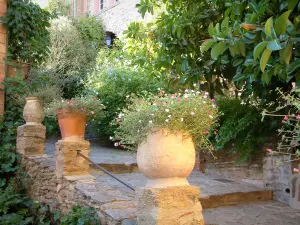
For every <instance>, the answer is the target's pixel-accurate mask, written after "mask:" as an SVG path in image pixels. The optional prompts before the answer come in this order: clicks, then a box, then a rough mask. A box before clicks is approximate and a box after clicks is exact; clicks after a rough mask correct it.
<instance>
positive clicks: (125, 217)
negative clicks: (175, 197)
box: [22, 155, 136, 225]
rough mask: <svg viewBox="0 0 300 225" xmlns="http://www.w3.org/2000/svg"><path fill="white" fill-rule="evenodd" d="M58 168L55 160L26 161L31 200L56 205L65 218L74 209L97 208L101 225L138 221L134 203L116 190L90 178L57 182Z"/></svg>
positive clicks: (31, 157)
mask: <svg viewBox="0 0 300 225" xmlns="http://www.w3.org/2000/svg"><path fill="white" fill-rule="evenodd" d="M55 164H56V162H55V157H54V156H47V155H44V156H30V157H23V159H22V165H23V168H24V171H25V172H27V174H28V177H27V178H26V179H25V180H24V184H26V185H27V191H28V196H29V197H30V198H32V199H34V200H38V201H40V202H44V203H52V204H51V205H53V201H56V202H57V204H55V205H56V206H57V207H58V208H59V210H61V212H62V213H63V214H66V213H67V212H68V211H70V209H71V208H72V207H73V206H74V205H80V206H82V207H93V208H95V210H96V211H97V214H98V216H99V220H100V222H101V225H125V224H128V222H130V221H131V218H136V209H135V208H134V207H135V202H134V201H131V200H130V199H127V198H126V196H124V195H122V194H121V193H119V192H118V191H117V190H114V189H113V188H109V189H105V188H104V187H103V186H102V185H101V184H100V183H98V182H97V181H95V178H94V177H93V176H90V175H87V176H64V177H63V178H57V176H56V173H55ZM132 207H133V208H132Z"/></svg>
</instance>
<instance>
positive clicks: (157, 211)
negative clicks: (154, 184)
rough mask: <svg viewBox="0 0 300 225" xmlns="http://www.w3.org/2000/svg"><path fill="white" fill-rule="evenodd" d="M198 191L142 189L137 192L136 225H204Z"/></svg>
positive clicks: (188, 187) (174, 188)
mask: <svg viewBox="0 0 300 225" xmlns="http://www.w3.org/2000/svg"><path fill="white" fill-rule="evenodd" d="M199 196H200V189H199V188H198V187H194V186H181V187H179V186H176V187H167V188H144V189H139V190H138V192H137V214H138V217H137V223H138V225H204V219H203V215H202V206H201V204H200V202H199Z"/></svg>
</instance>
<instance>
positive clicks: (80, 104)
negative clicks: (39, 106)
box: [45, 96, 105, 116]
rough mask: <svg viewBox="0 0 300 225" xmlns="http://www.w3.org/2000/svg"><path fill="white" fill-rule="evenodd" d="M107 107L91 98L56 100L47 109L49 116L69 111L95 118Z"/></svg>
mask: <svg viewBox="0 0 300 225" xmlns="http://www.w3.org/2000/svg"><path fill="white" fill-rule="evenodd" d="M104 108H105V106H104V105H103V104H102V103H101V101H100V100H99V99H97V98H94V97H91V96H84V97H75V98H72V99H70V100H66V99H55V100H54V101H53V102H52V103H50V105H49V106H48V107H47V108H46V109H45V113H46V114H47V115H53V116H56V113H57V111H58V110H62V109H67V110H70V111H81V112H84V113H85V114H86V115H87V116H94V115H96V114H98V113H100V112H101V111H102V110H103V109H104Z"/></svg>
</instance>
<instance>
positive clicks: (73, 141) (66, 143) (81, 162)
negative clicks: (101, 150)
mask: <svg viewBox="0 0 300 225" xmlns="http://www.w3.org/2000/svg"><path fill="white" fill-rule="evenodd" d="M77 151H80V153H81V154H83V155H85V156H86V157H88V158H89V157H90V142H88V141H85V140H84V139H81V138H69V139H63V140H59V141H58V142H56V175H57V177H58V178H62V177H63V176H73V175H89V174H90V173H89V162H88V161H87V160H85V159H84V158H82V157H81V156H79V155H77Z"/></svg>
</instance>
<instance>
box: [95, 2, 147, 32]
mask: <svg viewBox="0 0 300 225" xmlns="http://www.w3.org/2000/svg"><path fill="white" fill-rule="evenodd" d="M95 1H96V0H95ZM107 1H108V6H107V7H106V8H104V10H103V11H101V12H99V13H94V14H95V15H96V16H97V17H98V18H101V19H102V21H103V23H104V26H105V30H106V31H108V32H112V33H114V34H115V35H117V36H118V37H120V36H121V34H122V32H123V31H124V30H126V28H127V25H128V24H129V23H130V22H132V21H140V20H144V21H148V20H150V19H151V15H150V14H146V16H145V18H144V19H143V18H142V16H141V14H140V13H139V12H138V9H137V8H136V4H138V3H139V2H140V0H119V1H117V2H115V0H107ZM94 11H95V10H94Z"/></svg>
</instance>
